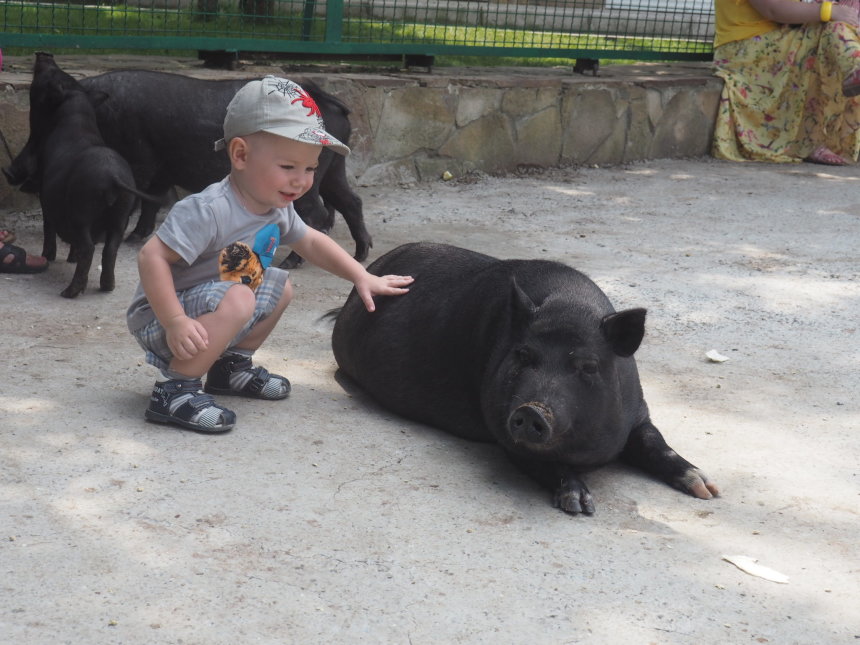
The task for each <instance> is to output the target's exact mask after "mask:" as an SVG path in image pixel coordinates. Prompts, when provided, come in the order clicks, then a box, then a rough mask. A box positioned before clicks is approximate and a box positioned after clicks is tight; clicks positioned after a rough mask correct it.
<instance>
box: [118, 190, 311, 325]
mask: <svg viewBox="0 0 860 645" xmlns="http://www.w3.org/2000/svg"><path fill="white" fill-rule="evenodd" d="M307 230H308V229H307V225H306V224H305V223H304V222H303V221H302V220H301V219H299V215H298V213H296V209H295V208H294V207H293V205H292V204H289V205H288V206H287V207H286V208H274V209H272V210H271V211H269V212H268V213H266V214H264V215H255V214H253V213H251V212H250V211H248V210H247V209H246V208H245V207H244V206H242V204H241V202H239V199H238V198H237V197H236V194H235V193H234V192H233V188H232V186H231V185H230V178H229V177H226V178H224V179H223V180H222V181H219V182H217V183H215V184H212V185H211V186H209V187H207V188H205V189H204V190H203V191H202V192H199V193H196V194H194V195H189V196H188V197H186V198H185V199H183V200H181V201H179V202H177V203H176V204H174V206H173V208H172V209H170V212H169V213H168V214H167V218H166V219H165V220H164V223H163V224H162V225H161V226H160V227H159V228H158V230H157V231H156V232H155V234H156V235H157V236H158V237H159V238H160V239H161V241H162V242H164V243H165V244H166V245H167V246H169V247H170V248H171V249H173V250H174V251H176V253H178V254H179V256H180V257H181V258H182V259H181V260H179V262H176V263H175V264H172V265H171V272H172V273H173V284H174V286H175V288H176V290H177V291H184V290H185V289H188V288H190V287H193V286H195V285H198V284H203V283H204V282H213V281H218V280H220V279H221V274H220V271H219V265H218V258H219V256H220V254H221V250H222V249H224V247H226V246H228V245H229V244H232V243H233V242H244V243H245V244H247V245H248V246H250V247H251V248H252V249H254V251H256V252H257V254H258V255H259V256H260V262H261V263H262V265H263V267H264V268H268V266H269V265H270V264H271V262H272V258H273V257H274V255H275V251H276V250H277V248H278V245H279V244H280V243H281V242H283V243H284V244H293V243H294V242H298V241H299V240H301V239H302V238H303V237H304V236H305V234H306V233H307ZM154 318H155V314H154V313H153V311H152V309H151V308H150V306H149V301H148V300H147V299H146V294H145V293H144V292H143V287H142V286H141V285H140V284H138V285H137V290H136V291H135V294H134V297H133V298H132V301H131V306H130V307H129V308H128V312H127V322H128V328H129V329H130V330H131V331H132V332H134V331H137V330H138V329H140V328H141V327H143V326H145V325H147V324H149V323H150V322H151V321H152V320H153V319H154Z"/></svg>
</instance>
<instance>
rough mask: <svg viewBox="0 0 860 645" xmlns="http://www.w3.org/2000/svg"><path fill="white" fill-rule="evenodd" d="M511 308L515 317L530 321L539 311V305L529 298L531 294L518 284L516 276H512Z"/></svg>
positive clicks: (519, 319)
mask: <svg viewBox="0 0 860 645" xmlns="http://www.w3.org/2000/svg"><path fill="white" fill-rule="evenodd" d="M511 308H512V309H513V314H514V318H515V319H516V320H518V321H523V322H527V321H529V320H530V319H531V318H532V316H534V314H535V312H536V311H537V306H536V305H535V303H534V302H532V299H531V298H529V294H527V293H526V292H525V291H523V290H522V288H521V287H520V285H519V284H517V279H516V277H514V276H511Z"/></svg>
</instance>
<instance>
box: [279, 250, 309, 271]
mask: <svg viewBox="0 0 860 645" xmlns="http://www.w3.org/2000/svg"><path fill="white" fill-rule="evenodd" d="M304 263H305V259H304V258H303V257H302V256H301V255H299V254H298V253H296V252H295V251H293V252H292V253H290V254H289V255H288V256H287V257H285V258H284V261H283V262H281V263H280V264H279V265H278V267H279V268H281V269H298V268H299V267H300V266H302V264H304Z"/></svg>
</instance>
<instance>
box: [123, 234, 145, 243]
mask: <svg viewBox="0 0 860 645" xmlns="http://www.w3.org/2000/svg"><path fill="white" fill-rule="evenodd" d="M148 237H149V233H139V232H138V231H132V232H131V233H129V234H128V236H127V237H126V238H125V243H126V244H143V243H144V242H146V238H148Z"/></svg>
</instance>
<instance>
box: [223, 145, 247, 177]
mask: <svg viewBox="0 0 860 645" xmlns="http://www.w3.org/2000/svg"><path fill="white" fill-rule="evenodd" d="M227 154H228V155H229V157H230V163H231V165H232V166H233V167H234V168H238V169H239V170H242V169H243V168H244V167H245V164H246V163H247V162H248V142H247V141H245V139H243V138H242V137H233V138H232V139H230V143H229V144H227Z"/></svg>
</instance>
